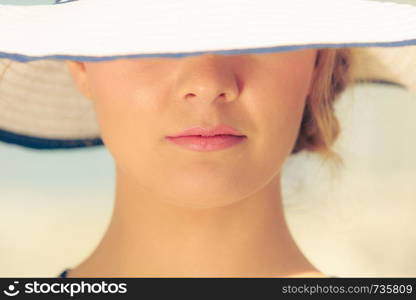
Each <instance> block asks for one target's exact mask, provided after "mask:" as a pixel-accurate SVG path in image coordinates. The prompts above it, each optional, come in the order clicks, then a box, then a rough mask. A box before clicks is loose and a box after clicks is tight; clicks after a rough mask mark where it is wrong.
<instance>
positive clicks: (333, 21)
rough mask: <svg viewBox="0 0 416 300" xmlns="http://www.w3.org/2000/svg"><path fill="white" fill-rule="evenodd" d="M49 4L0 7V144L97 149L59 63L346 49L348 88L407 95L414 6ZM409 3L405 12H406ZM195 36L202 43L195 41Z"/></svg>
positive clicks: (242, 0) (126, 0) (413, 63)
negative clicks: (376, 85) (375, 87)
mask: <svg viewBox="0 0 416 300" xmlns="http://www.w3.org/2000/svg"><path fill="white" fill-rule="evenodd" d="M397 2H398V1H396V2H395V1H383V2H381V1H374V0H348V1H345V0H290V1H289V0H287V1H276V0H262V1H250V0H226V1H224V0H210V1H193V0H182V1H161V0H152V1H145V0H121V1H120V0H106V1H103V0H67V1H63V0H57V1H56V3H55V4H50V5H33V6H18V5H0V28H1V32H2V34H1V35H0V80H1V81H0V141H3V142H8V143H13V144H17V145H21V146H25V147H30V148H36V149H58V148H77V147H86V146H97V145H102V144H103V143H102V140H101V139H100V130H99V127H98V125H97V122H96V117H95V112H94V109H93V107H92V104H91V102H90V101H88V100H87V99H85V98H84V97H83V96H82V95H81V94H80V93H79V91H78V90H77V89H76V87H75V85H74V83H73V80H72V78H71V76H70V73H69V71H68V69H67V67H66V65H65V64H64V60H76V61H84V62H93V61H96V62H98V61H107V60H113V59H118V58H147V57H171V58H181V57H186V56H191V55H200V54H205V53H214V54H224V55H232V54H244V53H271V52H281V51H293V50H301V49H309V48H345V47H348V48H354V52H353V53H354V56H353V64H352V73H353V78H354V80H355V81H379V82H392V83H395V84H399V85H401V86H403V87H404V88H407V89H409V90H410V91H414V92H415V93H416V0H407V3H406V4H404V3H397ZM412 3H414V4H415V5H412ZM200 36H203V37H204V38H203V39H201V38H197V37H200Z"/></svg>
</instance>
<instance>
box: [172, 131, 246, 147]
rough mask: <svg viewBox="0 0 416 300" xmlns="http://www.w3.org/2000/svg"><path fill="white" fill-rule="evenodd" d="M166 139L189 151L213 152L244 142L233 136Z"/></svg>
mask: <svg viewBox="0 0 416 300" xmlns="http://www.w3.org/2000/svg"><path fill="white" fill-rule="evenodd" d="M166 139H167V140H169V141H170V142H172V143H174V144H176V145H178V146H181V147H183V148H186V149H189V150H194V151H215V150H222V149H225V148H230V147H232V146H235V145H237V144H239V143H241V142H242V141H244V140H245V139H246V137H245V136H235V135H215V136H199V135H189V136H181V137H166Z"/></svg>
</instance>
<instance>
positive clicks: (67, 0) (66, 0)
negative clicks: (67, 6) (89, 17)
mask: <svg viewBox="0 0 416 300" xmlns="http://www.w3.org/2000/svg"><path fill="white" fill-rule="evenodd" d="M73 1H78V0H55V4H64V3H68V2H73Z"/></svg>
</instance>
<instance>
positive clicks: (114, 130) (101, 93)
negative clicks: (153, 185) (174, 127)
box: [92, 72, 159, 164]
mask: <svg viewBox="0 0 416 300" xmlns="http://www.w3.org/2000/svg"><path fill="white" fill-rule="evenodd" d="M103 73H104V72H103ZM139 82H140V81H139V80H137V79H133V78H131V79H128V80H126V79H125V78H124V77H122V76H115V75H114V76H109V77H106V78H100V77H98V76H97V77H95V78H94V80H93V81H92V84H93V88H94V92H93V94H94V98H95V99H94V105H95V111H96V114H97V121H98V123H99V126H100V129H101V136H102V139H103V141H104V143H105V144H106V147H107V148H108V150H109V151H110V152H111V153H112V154H113V156H114V158H115V159H116V160H117V161H119V160H121V161H123V160H126V159H127V158H129V159H135V160H137V162H136V164H140V158H141V157H146V153H147V152H149V151H151V145H152V143H150V142H149V141H150V140H151V138H153V141H154V138H155V132H157V130H155V128H152V129H150V128H149V126H157V125H158V122H159V120H158V119H157V118H155V116H157V115H158V111H157V110H158V107H159V106H158V105H156V104H155V103H156V102H157V100H156V99H153V98H151V97H154V95H153V96H152V95H147V94H146V89H145V88H144V87H142V84H140V85H138V83H139ZM151 134H153V136H150V135H151ZM130 152H131V153H130ZM137 153H142V154H143V155H137ZM132 154H134V155H132Z"/></svg>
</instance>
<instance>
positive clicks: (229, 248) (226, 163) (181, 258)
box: [66, 49, 326, 277]
mask: <svg viewBox="0 0 416 300" xmlns="http://www.w3.org/2000/svg"><path fill="white" fill-rule="evenodd" d="M316 55H317V50H315V49H307V50H298V51H291V52H280V53H270V54H244V55H214V54H204V55H197V56H187V57H182V58H138V59H119V60H112V61H105V62H87V63H83V62H76V61H66V63H67V66H68V68H69V70H70V72H71V74H72V77H73V79H74V82H75V84H76V86H77V88H78V89H79V91H80V92H81V93H82V94H83V95H84V96H85V97H86V98H88V99H89V100H90V101H93V103H94V106H95V110H96V113H97V120H98V123H99V126H100V129H101V134H102V139H103V141H104V143H105V145H106V147H107V149H108V150H109V151H110V153H111V155H112V157H113V158H114V162H115V166H116V168H115V169H116V195H115V205H114V210H113V216H112V219H111V222H110V225H109V227H108V229H107V231H106V233H105V235H104V237H103V238H102V240H101V242H100V243H99V245H98V246H97V248H96V249H95V251H94V252H93V253H92V254H91V255H90V256H89V257H88V258H87V259H86V260H85V261H83V262H82V263H80V264H79V265H78V266H76V267H75V268H73V269H72V271H70V272H69V274H68V277H257V276H259V277H326V275H325V274H322V273H321V272H320V271H319V270H317V269H316V268H315V267H314V266H313V265H312V264H311V263H310V262H309V261H308V259H307V258H306V257H305V256H304V255H303V254H302V252H301V251H300V249H299V248H298V246H297V244H296V242H295V241H294V239H293V238H292V235H291V233H290V231H289V228H288V226H287V223H286V220H285V216H284V210H283V207H282V196H281V185H280V184H281V169H282V166H283V163H284V161H285V160H286V158H287V157H288V156H289V155H290V152H291V150H292V148H293V147H294V144H295V141H296V137H297V135H298V132H299V128H300V123H301V118H302V114H303V110H304V106H305V99H306V97H307V95H308V93H309V91H310V88H311V83H312V78H313V76H314V64H315V60H316ZM218 124H226V125H229V126H232V127H234V128H236V129H238V130H239V131H240V132H242V133H243V134H244V135H246V136H247V138H246V139H245V141H243V142H242V143H240V144H238V145H236V146H234V147H231V148H227V149H224V150H218V151H213V152H196V151H191V150H187V149H184V148H181V147H179V146H177V145H175V144H173V143H171V142H168V141H167V140H166V139H165V137H166V136H168V135H173V134H176V133H178V132H180V131H182V130H183V129H186V128H189V127H194V126H198V125H199V126H203V127H212V126H215V125H218Z"/></svg>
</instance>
